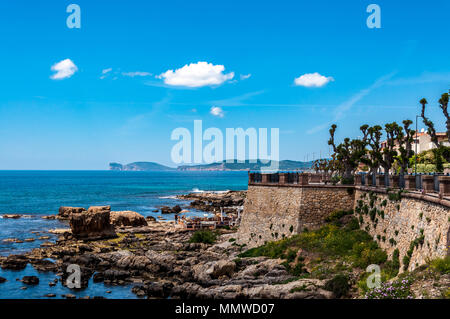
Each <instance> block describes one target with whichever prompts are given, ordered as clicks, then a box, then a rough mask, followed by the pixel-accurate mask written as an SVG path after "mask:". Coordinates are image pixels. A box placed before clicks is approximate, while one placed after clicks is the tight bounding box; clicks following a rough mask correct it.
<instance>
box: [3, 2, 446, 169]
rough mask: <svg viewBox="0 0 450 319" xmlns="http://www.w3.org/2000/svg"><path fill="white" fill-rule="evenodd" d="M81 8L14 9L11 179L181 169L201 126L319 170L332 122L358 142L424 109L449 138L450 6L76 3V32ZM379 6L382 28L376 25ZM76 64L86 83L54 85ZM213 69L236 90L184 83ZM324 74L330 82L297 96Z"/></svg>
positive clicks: (9, 71)
mask: <svg viewBox="0 0 450 319" xmlns="http://www.w3.org/2000/svg"><path fill="white" fill-rule="evenodd" d="M70 3H71V2H66V1H34V2H33V3H31V2H30V1H22V0H15V1H12V0H8V1H1V3H0V43H1V44H0V48H1V50H0V70H1V72H0V83H1V89H0V169H107V167H108V163H109V162H112V161H116V162H121V163H129V162H133V161H156V162H160V163H163V164H167V165H170V166H174V164H173V163H172V162H171V158H170V151H171V149H172V147H173V145H174V144H175V142H174V141H171V140H170V134H171V132H172V130H174V129H175V128H177V127H186V128H188V129H191V130H192V128H193V121H194V120H196V119H200V120H203V126H204V128H208V127H218V128H220V129H222V130H223V131H224V132H225V128H227V127H231V128H237V127H243V128H244V129H245V128H249V127H255V128H264V127H265V128H272V127H277V128H280V158H281V159H294V160H304V159H305V158H306V156H307V154H308V158H309V159H311V157H312V154H313V153H315V157H316V158H317V156H318V154H320V153H322V154H327V153H328V150H329V148H328V146H327V139H328V128H329V126H330V125H331V124H332V123H336V124H337V125H338V132H337V138H343V137H345V136H351V137H357V136H358V133H359V126H360V125H362V124H365V123H367V124H370V125H373V124H384V123H386V122H388V121H394V120H395V121H398V122H401V121H402V120H403V119H406V118H409V119H411V120H414V119H415V115H416V114H418V113H419V111H420V108H419V105H418V101H419V100H420V98H422V97H426V98H427V99H428V101H429V102H430V104H429V110H428V114H429V116H430V117H431V118H432V120H434V122H435V124H436V126H437V127H438V129H439V130H443V129H444V126H445V123H444V120H443V117H442V115H441V113H440V110H439V108H438V104H437V100H438V99H439V96H440V94H442V93H444V92H447V91H448V89H450V60H449V52H450V51H449V50H450V44H449V41H448V35H449V26H448V12H449V10H450V3H449V2H448V1H446V0H432V1H426V2H423V1H408V2H406V1H379V0H376V1H375V0H374V1H345V2H344V1H339V2H338V1H331V0H330V1H324V0H317V1H300V0H297V1H242V0H241V1H234V0H227V1H211V0H210V1H170V0H169V1H167V0H166V1H137V0H129V1H93V0H89V1H84V0H83V1H82V0H73V1H72V3H76V4H78V5H79V6H80V8H81V29H69V28H68V27H67V26H66V19H67V16H68V15H69V14H68V13H66V7H67V5H69V4H70ZM370 3H376V4H378V5H379V6H380V7H381V21H382V22H381V23H382V28H381V29H369V28H368V27H367V25H366V19H367V17H368V16H369V14H368V13H366V8H367V6H368V5H369V4H370ZM66 59H70V61H71V62H73V64H74V65H75V66H76V71H75V72H74V73H73V75H71V76H70V77H66V78H63V79H52V78H51V77H52V76H54V75H55V72H54V71H52V70H51V67H52V66H54V65H55V64H57V63H59V62H61V61H64V60H66ZM200 61H203V62H207V63H210V65H209V66H224V70H223V71H220V72H218V73H217V74H215V76H213V77H212V79H210V80H218V81H219V82H220V81H223V82H221V83H220V84H215V85H203V86H198V87H190V86H188V85H186V84H188V83H192V82H189V79H187V80H188V81H187V82H186V81H185V82H184V85H173V82H171V80H173V81H177V80H179V78H177V76H178V75H181V74H178V73H176V70H177V69H180V68H182V67H183V66H185V65H189V64H191V63H193V64H197V63H198V62H200ZM209 66H208V67H209ZM69 69H70V68H69ZM109 70H110V71H109ZM169 70H173V71H174V73H175V75H172V77H170V74H169V73H166V72H167V71H169ZM103 71H104V72H105V73H104V74H103V73H102V72H103ZM107 71H108V72H107ZM187 71H195V70H194V69H189V70H187ZM136 72H138V73H136ZM231 73H232V75H233V77H232V78H231V75H230V74H231ZM314 73H318V74H320V75H322V76H324V77H325V78H327V79H328V80H327V81H329V82H328V83H326V84H325V85H323V86H321V87H305V86H301V85H296V84H295V82H294V80H295V79H296V78H299V77H300V76H302V75H304V74H314ZM132 75H134V76H132ZM164 75H165V76H164ZM248 75H250V76H249V77H248V78H246V77H247V76H248ZM63 76H64V74H63ZM188 76H189V74H188ZM331 78H332V80H331ZM181 80H186V78H183V77H182V78H181ZM171 83H172V84H171ZM199 85H200V84H199ZM212 107H218V108H220V109H219V110H221V111H222V113H221V112H219V113H216V115H213V114H211V108H212ZM217 115H219V116H217ZM419 127H423V125H420V126H419Z"/></svg>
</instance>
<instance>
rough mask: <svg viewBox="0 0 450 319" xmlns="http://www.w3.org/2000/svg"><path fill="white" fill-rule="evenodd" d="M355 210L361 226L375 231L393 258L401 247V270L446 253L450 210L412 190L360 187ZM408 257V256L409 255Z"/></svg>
mask: <svg viewBox="0 0 450 319" xmlns="http://www.w3.org/2000/svg"><path fill="white" fill-rule="evenodd" d="M355 213H356V216H357V217H358V218H359V219H360V221H362V223H361V228H362V229H365V230H367V231H368V232H369V234H371V235H372V236H373V238H374V240H375V241H377V242H378V244H379V245H380V247H381V248H383V249H384V250H385V251H386V252H387V253H388V255H389V258H392V256H393V254H394V251H395V250H396V249H398V253H399V260H400V263H401V271H403V270H404V266H405V264H406V269H408V270H410V271H411V270H414V269H415V268H417V266H419V265H422V264H424V263H426V262H427V260H431V259H434V258H438V257H444V256H446V255H447V254H448V253H449V252H448V245H449V224H450V223H449V219H450V209H449V208H448V207H446V206H444V205H441V204H437V203H433V202H431V201H429V200H426V199H425V198H424V199H418V198H414V197H413V196H412V195H411V194H408V193H403V194H399V193H395V192H391V195H389V194H387V193H386V192H385V191H368V190H359V189H357V190H356V194H355ZM405 256H406V258H405Z"/></svg>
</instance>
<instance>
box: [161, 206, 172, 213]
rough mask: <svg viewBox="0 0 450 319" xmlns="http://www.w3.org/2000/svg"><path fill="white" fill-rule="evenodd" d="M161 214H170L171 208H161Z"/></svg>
mask: <svg viewBox="0 0 450 319" xmlns="http://www.w3.org/2000/svg"><path fill="white" fill-rule="evenodd" d="M161 214H172V208H170V207H169V206H163V207H161Z"/></svg>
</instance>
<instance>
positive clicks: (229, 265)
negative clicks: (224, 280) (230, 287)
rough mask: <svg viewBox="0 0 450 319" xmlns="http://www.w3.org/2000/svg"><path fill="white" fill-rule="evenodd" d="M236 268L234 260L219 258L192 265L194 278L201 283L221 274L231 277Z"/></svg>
mask: <svg viewBox="0 0 450 319" xmlns="http://www.w3.org/2000/svg"><path fill="white" fill-rule="evenodd" d="M235 269H236V264H235V263H234V262H233V261H228V260H219V261H210V262H207V263H200V264H197V265H194V266H193V267H192V270H193V274H194V278H195V279H196V280H198V281H199V282H201V283H207V282H208V281H210V280H211V279H217V278H219V277H221V276H228V277H231V276H232V275H233V273H234V271H235Z"/></svg>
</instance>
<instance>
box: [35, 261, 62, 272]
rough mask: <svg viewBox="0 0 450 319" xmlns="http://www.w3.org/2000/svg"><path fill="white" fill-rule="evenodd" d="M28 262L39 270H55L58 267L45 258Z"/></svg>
mask: <svg viewBox="0 0 450 319" xmlns="http://www.w3.org/2000/svg"><path fill="white" fill-rule="evenodd" d="M30 263H31V265H32V266H33V268H34V269H36V270H37V271H39V272H51V271H56V270H57V268H58V267H57V265H56V264H55V263H53V262H51V261H50V260H47V259H37V260H30Z"/></svg>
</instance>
